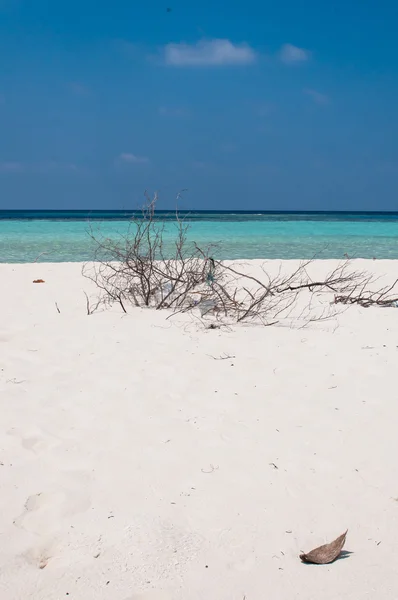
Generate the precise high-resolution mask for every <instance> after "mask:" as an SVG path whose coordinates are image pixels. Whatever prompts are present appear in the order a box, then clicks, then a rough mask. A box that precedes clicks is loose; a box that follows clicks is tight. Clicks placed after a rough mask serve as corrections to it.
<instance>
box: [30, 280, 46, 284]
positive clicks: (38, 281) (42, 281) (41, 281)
mask: <svg viewBox="0 0 398 600" xmlns="http://www.w3.org/2000/svg"><path fill="white" fill-rule="evenodd" d="M33 283H46V282H45V281H44V279H34V280H33Z"/></svg>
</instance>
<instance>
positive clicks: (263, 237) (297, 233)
mask: <svg viewBox="0 0 398 600" xmlns="http://www.w3.org/2000/svg"><path fill="white" fill-rule="evenodd" d="M156 214H157V217H158V218H159V219H161V220H164V221H165V237H166V243H168V244H172V240H173V236H174V235H175V223H174V222H173V221H174V219H175V213H174V212H173V211H159V212H157V213H156ZM132 215H133V212H126V211H33V210H30V211H12V210H3V211H0V262H3V263H27V262H35V261H37V262H80V261H88V260H90V259H91V258H92V257H93V251H94V247H93V242H92V240H91V238H90V236H89V234H88V231H89V230H90V228H91V229H93V230H94V231H97V232H98V231H99V232H100V233H101V235H104V236H106V237H111V238H117V236H119V235H123V233H125V232H126V231H127V228H128V225H129V221H130V219H131V217H132ZM180 215H181V216H183V217H184V219H185V220H186V222H187V223H188V224H189V227H190V228H189V233H188V239H189V240H191V241H195V242H196V243H197V244H198V245H200V246H202V247H204V246H208V245H209V244H216V245H217V250H216V251H215V256H216V257H217V258H220V259H250V258H260V259H273V258H280V259H290V258H300V259H308V258H312V257H313V256H317V257H319V258H324V259H326V258H337V259H340V258H343V257H344V255H348V256H350V257H352V258H378V259H382V258H384V259H388V258H389V259H398V213H369V212H367V213H334V212H278V213H276V212H266V211H256V212H250V211H247V212H244V211H239V212H237V211H234V212H229V211H218V212H216V211H191V212H189V213H184V212H182V213H180ZM166 245H167V244H166Z"/></svg>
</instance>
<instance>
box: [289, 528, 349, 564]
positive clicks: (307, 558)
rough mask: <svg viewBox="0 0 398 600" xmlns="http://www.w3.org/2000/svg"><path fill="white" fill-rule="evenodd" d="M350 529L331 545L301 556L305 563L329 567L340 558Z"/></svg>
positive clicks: (325, 545)
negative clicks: (328, 565) (329, 564)
mask: <svg viewBox="0 0 398 600" xmlns="http://www.w3.org/2000/svg"><path fill="white" fill-rule="evenodd" d="M347 532H348V529H347V531H346V532H345V533H343V534H342V535H340V536H339V537H338V538H337V539H335V540H334V541H333V542H331V543H330V544H324V545H323V546H319V548H315V549H314V550H311V552H308V554H300V558H301V560H302V561H303V562H306V563H313V564H315V565H327V564H328V563H332V562H333V561H335V560H336V558H338V557H339V556H340V553H341V551H342V549H343V546H344V544H345V539H346V536H347Z"/></svg>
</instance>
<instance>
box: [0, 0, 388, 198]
mask: <svg viewBox="0 0 398 600" xmlns="http://www.w3.org/2000/svg"><path fill="white" fill-rule="evenodd" d="M397 31H398V2H397V1H396V0H378V1H376V0H350V1H349V2H348V1H347V0H329V1H328V2H321V1H320V0H305V1H304V0H284V1H283V2H275V0H273V1H272V2H271V1H268V0H201V1H200V2H192V1H190V0H164V1H159V0H129V1H128V0H113V1H112V2H109V0H106V1H105V0H95V1H94V0H79V1H77V0H68V1H67V2H66V1H64V0H57V1H56V2H54V0H34V1H33V0H0V209H128V208H131V209H135V208H137V206H139V205H140V204H141V203H142V201H143V194H144V191H145V190H148V192H149V193H153V192H155V191H158V194H159V202H158V207H159V208H173V207H174V206H175V203H176V196H177V194H179V192H180V191H181V190H186V191H185V192H184V193H183V194H182V197H181V198H180V199H179V206H180V207H181V208H183V209H194V208H196V209H203V210H207V209H212V210H217V209H224V210H238V209H240V210H245V209H246V210H398V35H397Z"/></svg>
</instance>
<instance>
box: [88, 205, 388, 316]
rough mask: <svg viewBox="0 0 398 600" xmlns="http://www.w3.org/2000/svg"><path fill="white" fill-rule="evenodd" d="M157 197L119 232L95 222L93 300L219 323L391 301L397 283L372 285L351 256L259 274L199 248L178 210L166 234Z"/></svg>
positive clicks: (213, 249)
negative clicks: (324, 267)
mask: <svg viewBox="0 0 398 600" xmlns="http://www.w3.org/2000/svg"><path fill="white" fill-rule="evenodd" d="M156 200H157V197H156V195H155V197H154V198H153V199H152V200H151V199H149V198H148V197H147V204H146V206H145V207H144V209H143V210H142V213H141V214H140V216H137V217H133V218H132V220H131V222H130V225H129V228H128V232H127V234H125V235H120V236H119V237H118V238H117V239H110V238H107V237H103V236H102V235H101V234H100V233H97V232H94V231H93V230H92V229H91V230H90V235H91V238H92V240H93V243H94V247H95V255H94V257H93V261H92V262H91V263H90V264H87V265H85V266H84V269H83V274H84V275H85V276H86V277H88V278H89V279H91V280H92V281H93V282H94V283H95V285H96V287H97V288H98V289H99V290H100V295H99V298H98V300H97V303H96V304H95V306H94V308H90V306H89V305H88V308H87V312H88V313H89V314H90V313H91V312H93V310H95V309H97V308H99V307H100V306H109V305H112V304H114V303H119V304H120V306H121V308H122V309H123V311H124V312H127V308H128V306H130V305H132V306H135V307H147V308H153V309H156V310H160V309H168V310H169V311H170V314H173V315H175V314H176V313H187V312H190V313H192V314H193V311H194V310H195V311H196V310H198V311H199V314H200V316H201V317H202V318H203V317H205V316H208V317H209V316H211V317H212V318H213V319H216V321H218V322H219V323H221V324H231V323H254V324H258V323H261V324H262V325H271V324H274V323H276V322H279V321H281V320H287V319H290V320H299V321H301V322H303V323H305V322H310V321H319V320H324V319H327V318H330V316H331V315H332V314H333V308H332V307H333V305H336V304H360V305H362V306H371V305H372V304H378V305H382V306H384V305H385V306H391V305H393V302H395V299H391V296H390V295H389V294H390V293H391V291H392V290H393V289H394V287H395V284H394V286H391V287H390V288H384V289H383V290H381V291H380V292H378V293H375V292H372V293H371V292H368V290H369V286H370V285H371V284H372V282H373V280H372V277H371V276H370V275H369V274H367V273H365V272H360V271H355V270H352V268H351V267H352V263H351V262H350V261H349V260H345V261H344V262H342V263H341V264H339V265H338V266H337V267H336V268H335V269H334V270H333V271H332V272H331V273H329V274H328V275H326V276H325V277H323V278H320V279H317V278H314V277H312V276H311V274H310V271H311V267H312V266H313V264H314V259H315V258H316V257H314V259H311V260H309V261H303V262H301V263H300V264H299V266H298V267H297V268H296V269H295V271H294V272H293V273H288V274H286V273H283V272H282V271H281V269H279V271H278V272H277V273H275V274H272V275H271V274H270V270H269V269H268V268H266V265H263V266H262V267H261V269H260V273H259V274H258V275H257V276H254V275H253V274H252V273H251V272H250V268H249V269H247V268H246V267H245V266H244V265H243V266H239V265H237V264H236V263H230V262H225V261H221V260H218V259H217V258H215V254H216V252H217V249H216V247H214V246H213V247H210V248H206V249H203V248H200V247H199V246H198V245H197V244H195V243H193V242H190V241H189V240H188V237H187V234H188V230H189V225H188V223H187V222H186V221H185V220H184V219H181V218H180V216H179V214H178V212H176V215H175V219H174V221H173V227H174V228H175V236H174V240H173V241H172V243H171V245H170V242H169V243H166V242H165V237H167V236H166V235H165V234H166V232H165V222H164V220H162V219H160V218H158V217H157V215H156V212H155V207H156Z"/></svg>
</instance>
